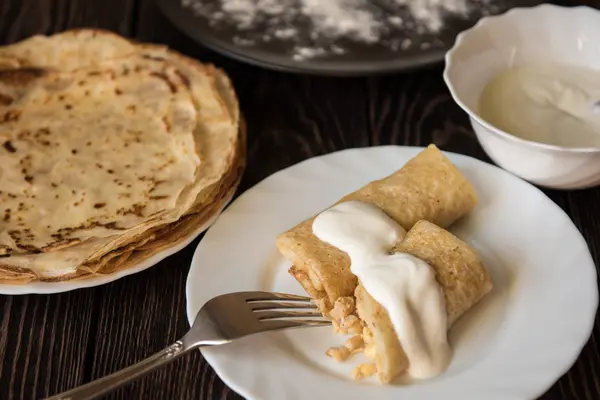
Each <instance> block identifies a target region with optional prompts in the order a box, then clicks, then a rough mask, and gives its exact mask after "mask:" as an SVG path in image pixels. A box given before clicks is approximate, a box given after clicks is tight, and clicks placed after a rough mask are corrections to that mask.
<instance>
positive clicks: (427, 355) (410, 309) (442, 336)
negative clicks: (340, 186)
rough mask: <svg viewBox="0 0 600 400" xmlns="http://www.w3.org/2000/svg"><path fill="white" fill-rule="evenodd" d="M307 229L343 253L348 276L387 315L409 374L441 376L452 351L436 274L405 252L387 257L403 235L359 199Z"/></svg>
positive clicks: (393, 223) (326, 214)
mask: <svg viewBox="0 0 600 400" xmlns="http://www.w3.org/2000/svg"><path fill="white" fill-rule="evenodd" d="M312 229H313V233H314V234H315V236H317V237H318V238H319V239H321V240H322V241H324V242H326V243H329V244H330V245H332V246H334V247H337V248H338V249H339V250H341V251H343V252H345V253H347V254H348V256H349V257H350V260H351V270H352V273H353V274H354V275H356V276H357V277H358V279H359V280H360V282H361V283H362V285H363V286H364V288H365V289H366V291H367V292H368V293H369V294H370V295H371V296H372V297H373V298H374V299H375V300H376V301H377V302H378V303H379V304H381V305H382V306H383V307H384V308H385V309H386V311H387V312H388V314H389V317H390V320H391V322H392V324H393V326H394V329H395V331H396V334H397V335H398V339H399V341H400V343H401V344H402V348H403V349H404V352H405V353H406V356H407V358H408V361H409V367H408V374H409V375H410V376H412V377H414V378H418V379H426V378H432V377H434V376H437V375H439V374H441V373H442V372H443V371H444V370H445V369H446V368H447V366H448V364H449V362H450V358H451V350H450V347H449V345H448V340H447V314H446V305H445V302H444V295H443V293H442V290H441V288H440V286H439V284H438V283H437V281H436V279H435V271H434V270H433V268H432V267H431V266H430V265H429V264H427V263H426V262H425V261H423V260H420V259H418V258H416V257H413V256H412V255H410V254H406V253H395V254H389V251H390V250H391V249H392V248H393V247H394V245H395V244H396V243H398V242H400V241H402V239H403V238H404V236H405V234H406V231H405V230H404V229H403V228H402V227H401V226H400V225H399V224H398V223H396V221H394V220H393V219H391V218H390V217H389V216H388V215H387V214H385V213H384V212H383V211H382V210H381V209H380V208H379V207H377V206H375V205H373V204H369V203H363V202H359V201H348V202H344V203H340V204H338V205H336V206H334V207H331V208H330V209H328V210H326V211H324V212H322V213H321V214H320V215H319V216H317V218H316V219H315V221H314V222H313V226H312Z"/></svg>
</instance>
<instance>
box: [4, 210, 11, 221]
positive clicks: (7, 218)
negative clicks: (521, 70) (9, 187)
mask: <svg viewBox="0 0 600 400" xmlns="http://www.w3.org/2000/svg"><path fill="white" fill-rule="evenodd" d="M4 220H5V221H10V208H7V209H6V210H4Z"/></svg>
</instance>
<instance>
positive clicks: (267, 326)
mask: <svg viewBox="0 0 600 400" xmlns="http://www.w3.org/2000/svg"><path fill="white" fill-rule="evenodd" d="M327 325H331V321H326V320H306V319H286V320H265V321H261V322H260V326H261V330H264V331H274V330H279V329H289V328H303V327H311V326H313V327H314V326H327Z"/></svg>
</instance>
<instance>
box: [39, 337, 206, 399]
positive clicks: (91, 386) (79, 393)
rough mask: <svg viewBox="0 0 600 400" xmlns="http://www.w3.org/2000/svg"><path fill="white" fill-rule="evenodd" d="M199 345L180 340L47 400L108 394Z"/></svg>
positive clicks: (92, 397) (86, 397)
mask: <svg viewBox="0 0 600 400" xmlns="http://www.w3.org/2000/svg"><path fill="white" fill-rule="evenodd" d="M197 347H199V344H195V345H191V346H184V342H183V340H178V341H176V342H175V343H173V344H171V345H170V346H168V347H166V348H164V349H163V350H161V351H159V352H158V353H156V354H154V355H152V356H150V357H148V358H146V359H145V360H142V361H140V362H138V363H137V364H134V365H132V366H130V367H127V368H125V369H122V370H120V371H117V372H115V373H113V374H111V375H107V376H105V377H103V378H100V379H98V380H95V381H92V382H90V383H86V384H85V385H82V386H79V387H76V388H74V389H71V390H68V391H66V392H63V393H59V394H57V395H54V396H52V397H48V398H47V399H46V400H84V399H94V398H96V397H99V396H102V395H104V394H107V393H108V392H111V391H113V390H115V389H117V388H118V387H121V386H123V385H125V384H126V383H129V382H131V381H133V380H136V379H138V378H141V377H142V376H144V375H147V374H148V373H150V372H152V371H153V370H155V369H156V368H159V367H162V366H163V365H166V364H168V363H170V362H171V361H173V360H175V359H176V358H179V357H180V356H182V355H183V354H185V353H187V352H189V351H190V350H192V349H195V348H197Z"/></svg>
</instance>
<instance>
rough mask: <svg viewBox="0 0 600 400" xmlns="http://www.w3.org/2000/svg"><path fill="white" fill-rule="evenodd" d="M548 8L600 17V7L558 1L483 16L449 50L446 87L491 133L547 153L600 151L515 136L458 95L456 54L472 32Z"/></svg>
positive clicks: (598, 150) (593, 148)
mask: <svg viewBox="0 0 600 400" xmlns="http://www.w3.org/2000/svg"><path fill="white" fill-rule="evenodd" d="M546 9H549V10H555V11H558V12H566V13H574V12H587V13H591V14H594V15H596V16H597V17H598V19H599V20H600V10H598V9H595V8H592V7H589V6H585V5H580V6H575V7H564V6H558V5H554V4H548V3H544V4H539V5H537V6H532V7H515V8H512V9H510V10H508V11H506V12H504V13H501V14H497V15H490V16H487V17H483V18H481V19H479V21H477V23H476V24H475V25H473V26H472V27H471V28H468V29H465V30H464V31H462V32H461V33H459V34H458V35H457V36H456V40H455V41H454V45H453V46H452V47H451V48H450V50H448V51H447V52H446V55H445V56H444V61H445V66H444V72H443V78H444V82H445V83H446V86H447V87H448V90H449V91H450V95H451V96H452V99H453V100H454V101H455V102H456V104H458V106H459V107H460V108H462V109H463V111H465V112H466V113H467V114H468V115H469V117H470V118H471V120H472V121H475V122H477V123H478V124H480V125H481V126H483V127H484V128H485V129H486V131H487V132H489V133H491V134H495V135H496V136H498V137H500V138H501V139H504V140H508V141H511V142H513V143H515V144H518V145H522V146H526V147H530V148H533V149H535V150H543V151H546V152H553V153H556V152H562V153H565V152H568V153H584V154H594V153H600V147H563V146H558V145H553V144H547V143H541V142H534V141H531V140H526V139H522V138H520V137H518V136H514V135H511V134H510V133H508V132H506V131H503V130H502V129H499V128H496V127H495V126H494V125H492V124H490V123H489V122H487V121H485V120H484V119H483V118H481V117H480V116H479V115H478V114H477V112H475V111H474V110H472V109H471V108H470V107H468V106H467V105H466V104H465V103H464V102H463V101H462V100H461V98H460V97H459V96H458V94H457V90H456V89H455V87H454V84H453V83H452V79H451V78H450V68H451V67H452V63H453V59H454V55H455V54H456V52H457V50H458V49H459V48H461V47H462V45H463V44H464V41H465V38H466V37H468V36H469V35H474V34H475V35H476V34H477V33H478V31H479V30H481V29H482V27H484V26H485V25H486V24H488V23H489V22H490V21H492V20H500V19H508V18H512V16H513V15H514V14H520V13H538V12H544V10H546Z"/></svg>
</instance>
